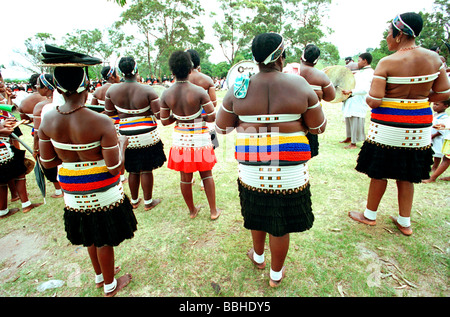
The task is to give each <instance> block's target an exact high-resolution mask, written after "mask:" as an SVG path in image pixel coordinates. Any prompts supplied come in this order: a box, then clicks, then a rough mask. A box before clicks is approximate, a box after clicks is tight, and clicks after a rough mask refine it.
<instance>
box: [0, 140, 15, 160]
mask: <svg viewBox="0 0 450 317" xmlns="http://www.w3.org/2000/svg"><path fill="white" fill-rule="evenodd" d="M13 156H14V154H13V152H12V150H11V146H10V145H9V138H4V137H0V164H3V163H6V162H8V161H9V160H11V159H12V158H13Z"/></svg>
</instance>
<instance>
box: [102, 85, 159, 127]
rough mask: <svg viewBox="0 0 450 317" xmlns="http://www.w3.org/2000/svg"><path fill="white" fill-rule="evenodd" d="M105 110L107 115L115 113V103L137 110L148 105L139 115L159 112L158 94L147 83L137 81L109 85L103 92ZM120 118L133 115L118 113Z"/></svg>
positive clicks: (121, 106)
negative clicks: (104, 92) (147, 108)
mask: <svg viewBox="0 0 450 317" xmlns="http://www.w3.org/2000/svg"><path fill="white" fill-rule="evenodd" d="M105 98H106V99H105V110H107V111H108V112H107V114H108V115H112V114H115V113H117V111H116V109H115V107H114V106H115V105H116V106H118V107H120V108H124V109H128V110H137V109H142V108H146V107H148V106H150V109H149V110H148V111H146V112H145V113H143V114H140V115H144V116H145V115H153V114H155V113H158V112H159V103H158V101H157V99H158V94H157V93H156V91H155V90H154V89H153V88H152V87H150V86H149V85H144V84H140V83H138V82H125V83H120V84H116V85H111V87H109V89H108V90H107V92H106V94H105ZM119 116H120V117H121V118H126V117H130V116H133V115H130V114H124V113H119Z"/></svg>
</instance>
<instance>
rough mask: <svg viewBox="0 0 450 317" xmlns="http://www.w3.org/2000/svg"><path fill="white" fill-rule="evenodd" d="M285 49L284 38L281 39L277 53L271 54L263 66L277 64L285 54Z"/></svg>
mask: <svg viewBox="0 0 450 317" xmlns="http://www.w3.org/2000/svg"><path fill="white" fill-rule="evenodd" d="M284 49H285V47H284V39H283V37H281V43H280V45H278V47H277V48H276V49H275V51H273V52H272V53H270V54H269V56H267V58H266V59H265V60H264V62H263V64H264V65H267V64H269V63H273V62H275V61H276V60H277V59H279V58H280V56H281V55H282V54H283V52H284Z"/></svg>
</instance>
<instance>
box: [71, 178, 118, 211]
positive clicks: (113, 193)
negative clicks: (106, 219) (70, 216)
mask: <svg viewBox="0 0 450 317" xmlns="http://www.w3.org/2000/svg"><path fill="white" fill-rule="evenodd" d="M123 198H124V192H123V186H122V183H121V182H119V184H117V185H115V186H113V187H111V188H109V189H108V190H106V191H104V192H96V193H89V194H85V195H81V194H70V193H64V203H65V205H66V207H67V208H69V209H74V210H78V211H84V210H93V211H95V210H101V209H103V208H105V207H106V208H108V207H110V206H113V205H115V204H117V203H119V202H120V201H122V200H123Z"/></svg>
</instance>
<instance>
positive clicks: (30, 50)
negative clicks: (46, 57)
mask: <svg viewBox="0 0 450 317" xmlns="http://www.w3.org/2000/svg"><path fill="white" fill-rule="evenodd" d="M54 42H55V38H54V37H53V35H51V34H49V33H36V35H35V36H34V37H29V38H28V39H26V40H25V43H24V44H25V48H26V51H25V52H21V51H19V50H14V52H15V53H17V54H20V55H22V56H23V57H24V58H25V60H26V61H27V62H29V63H30V65H28V66H27V65H22V64H19V63H17V62H13V63H12V64H13V66H20V67H22V68H24V69H26V70H28V71H30V72H33V73H41V72H42V71H43V69H44V67H43V66H40V64H41V60H42V55H41V53H42V52H43V51H44V50H45V44H52V43H54Z"/></svg>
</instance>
